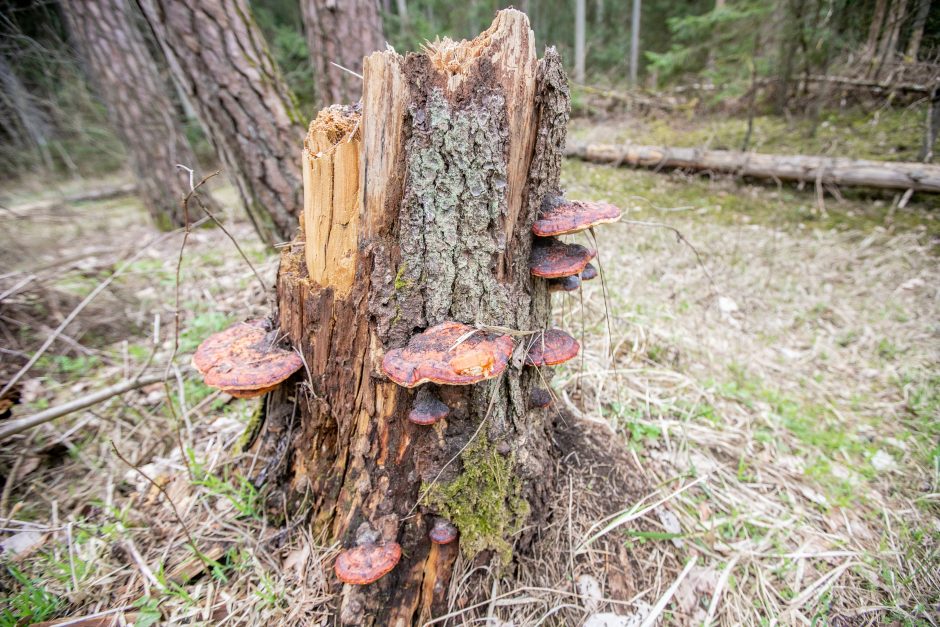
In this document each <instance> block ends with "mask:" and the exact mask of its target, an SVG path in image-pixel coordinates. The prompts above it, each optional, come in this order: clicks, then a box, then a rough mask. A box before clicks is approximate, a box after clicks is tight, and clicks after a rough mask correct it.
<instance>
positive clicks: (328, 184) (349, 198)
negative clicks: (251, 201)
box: [303, 106, 361, 298]
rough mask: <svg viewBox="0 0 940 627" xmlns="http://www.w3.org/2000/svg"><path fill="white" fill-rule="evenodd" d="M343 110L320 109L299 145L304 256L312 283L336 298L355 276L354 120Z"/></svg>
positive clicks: (357, 143) (357, 199)
mask: <svg viewBox="0 0 940 627" xmlns="http://www.w3.org/2000/svg"><path fill="white" fill-rule="evenodd" d="M347 110H348V108H346V107H341V106H333V107H330V108H329V109H325V110H324V111H322V112H321V113H320V115H319V116H317V119H316V120H314V121H313V123H312V124H311V125H310V131H309V132H308V134H307V138H306V140H304V149H303V181H304V210H303V220H304V222H303V223H304V229H303V230H304V239H305V249H304V257H305V259H306V263H307V273H308V275H309V277H310V280H311V281H314V282H315V283H317V284H319V285H322V286H323V287H333V288H335V289H336V292H337V295H338V296H339V297H340V298H343V297H345V296H346V295H347V294H348V293H349V290H350V288H352V283H353V279H354V278H355V274H356V236H357V234H358V224H359V213H360V195H361V194H360V191H361V190H360V189H359V149H360V144H361V141H360V134H359V125H358V124H357V122H358V117H357V116H355V115H347V114H346V113H345V112H346V111H347Z"/></svg>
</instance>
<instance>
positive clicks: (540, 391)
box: [529, 388, 554, 409]
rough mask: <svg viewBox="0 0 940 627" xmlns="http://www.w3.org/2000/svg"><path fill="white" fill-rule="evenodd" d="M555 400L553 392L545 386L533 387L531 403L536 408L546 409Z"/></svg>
mask: <svg viewBox="0 0 940 627" xmlns="http://www.w3.org/2000/svg"><path fill="white" fill-rule="evenodd" d="M553 402H554V399H553V398H552V393H551V392H550V391H548V390H546V389H545V388H532V392H530V393H529V404H530V405H531V406H532V407H534V408H536V409H545V408H546V407H548V406H550V405H551V404H552V403H553Z"/></svg>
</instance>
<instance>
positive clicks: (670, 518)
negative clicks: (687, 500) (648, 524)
mask: <svg viewBox="0 0 940 627" xmlns="http://www.w3.org/2000/svg"><path fill="white" fill-rule="evenodd" d="M656 515H657V516H659V522H661V523H662V524H663V528H664V529H665V530H666V533H682V525H680V524H679V518H678V517H677V516H676V515H675V514H673V513H672V512H670V511H669V510H668V509H666V508H664V507H659V508H657V509H656ZM670 539H671V540H672V543H673V544H674V545H675V546H677V547H679V548H682V545H683V544H685V542H684V541H683V540H682V538H670Z"/></svg>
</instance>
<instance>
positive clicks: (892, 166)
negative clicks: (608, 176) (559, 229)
mask: <svg viewBox="0 0 940 627" xmlns="http://www.w3.org/2000/svg"><path fill="white" fill-rule="evenodd" d="M566 154H567V155H568V156H569V157H577V158H579V159H583V160H585V161H592V162H595V163H613V164H616V165H633V166H642V167H647V168H685V169H689V170H700V171H701V170H710V171H714V172H726V173H728V174H736V175H739V176H753V177H757V178H766V179H780V180H786V181H808V182H812V183H816V182H818V183H829V184H834V185H848V186H859V187H880V188H887V189H904V190H908V189H912V190H914V191H917V192H932V193H940V166H937V165H930V164H926V163H907V162H897V161H867V160H863V159H842V158H838V157H820V156H811V155H768V154H760V153H751V152H747V153H745V152H735V151H731V150H703V149H701V148H668V147H660V146H630V145H620V146H618V145H613V144H588V145H585V144H581V145H571V146H569V147H568V149H567V151H566Z"/></svg>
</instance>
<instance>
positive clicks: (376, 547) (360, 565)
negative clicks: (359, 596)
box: [333, 542, 401, 586]
mask: <svg viewBox="0 0 940 627" xmlns="http://www.w3.org/2000/svg"><path fill="white" fill-rule="evenodd" d="M400 559H401V545H399V544H398V543H397V542H389V543H387V544H361V545H359V546H357V547H354V548H352V549H346V550H345V551H343V552H342V553H340V554H339V557H337V558H336V562H335V563H334V564H333V572H335V573H336V576H337V577H339V580H340V581H342V582H343V583H352V584H356V585H360V586H363V585H365V584H367V583H372V582H373V581H375V580H377V579H379V578H381V577H382V576H383V575H386V574H388V573H389V572H390V571H391V570H392V569H393V568H395V565H396V564H398V560H400Z"/></svg>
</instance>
